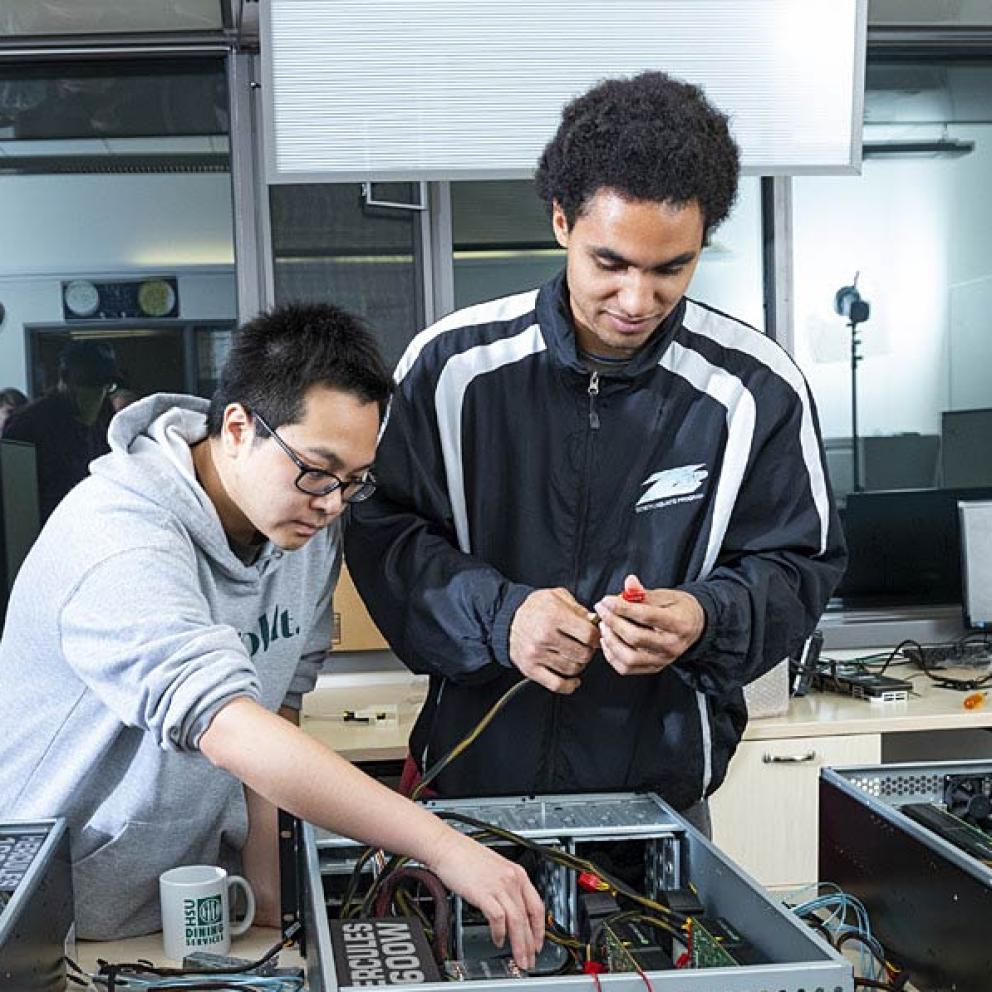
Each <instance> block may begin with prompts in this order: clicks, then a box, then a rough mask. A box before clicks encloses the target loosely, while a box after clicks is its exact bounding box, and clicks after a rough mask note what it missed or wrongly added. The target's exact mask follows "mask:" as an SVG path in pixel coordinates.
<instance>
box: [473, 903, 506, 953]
mask: <svg viewBox="0 0 992 992" xmlns="http://www.w3.org/2000/svg"><path fill="white" fill-rule="evenodd" d="M479 909H481V910H482V912H483V915H484V916H485V917H486V922H487V923H488V924H489V934H490V936H491V937H492V938H493V943H494V944H495V945H496V946H497V947H502V946H503V944H504V942H505V941H506V911H505V910H504V909H503V905H502V903H500V901H499V899H497V898H496V897H495V896H493V897H492V898H491V899H487V900H486V904H485V905H484V906H482V905H480V906H479Z"/></svg>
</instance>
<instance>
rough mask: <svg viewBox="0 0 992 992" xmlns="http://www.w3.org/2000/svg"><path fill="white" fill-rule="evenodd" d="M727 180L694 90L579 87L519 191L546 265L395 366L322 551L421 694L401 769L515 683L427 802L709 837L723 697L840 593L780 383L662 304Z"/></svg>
mask: <svg viewBox="0 0 992 992" xmlns="http://www.w3.org/2000/svg"><path fill="white" fill-rule="evenodd" d="M737 179H738V151H737V148H736V146H735V144H734V142H733V139H732V138H731V136H730V133H729V130H728V127H727V120H726V118H725V117H724V116H723V115H722V114H721V113H719V112H718V111H717V110H716V109H715V108H713V107H712V105H710V104H709V103H708V102H707V101H706V99H705V97H704V96H703V94H702V93H701V91H700V90H698V89H697V88H696V87H693V86H690V85H687V84H685V83H682V82H679V81H677V80H674V79H671V78H670V77H668V76H665V75H664V74H662V73H657V72H651V73H644V74H642V75H640V76H637V77H635V78H633V79H627V80H609V81H606V82H604V83H601V84H599V85H598V86H596V87H595V88H594V89H592V90H590V91H589V92H588V93H586V94H585V95H583V96H581V97H579V98H577V99H576V100H574V101H573V102H572V103H570V104H569V105H568V106H566V107H565V109H564V112H563V116H562V122H561V125H560V127H559V130H558V133H557V135H556V136H555V138H554V139H553V140H552V141H551V142H550V143H549V145H548V146H547V148H546V149H545V151H544V154H543V156H542V158H541V162H540V165H539V168H538V172H537V176H536V185H537V189H538V192H539V194H540V195H541V196H542V198H543V199H544V200H545V202H546V204H547V206H548V209H549V212H550V215H551V223H552V226H553V229H554V234H555V237H556V239H557V241H558V243H559V244H560V245H561V246H562V247H563V248H565V249H566V253H567V264H566V268H565V271H564V272H563V273H561V274H560V275H558V276H557V277H556V278H554V279H552V280H551V281H550V282H549V283H547V284H546V285H544V286H542V287H541V288H540V289H538V290H536V291H534V292H529V293H522V294H520V295H518V296H512V297H508V298H505V299H502V300H497V301H494V302H491V303H484V304H481V305H479V306H474V307H470V308H468V309H466V310H462V311H460V312H458V313H455V314H452V315H451V316H449V317H446V318H445V319H443V320H442V321H440V322H439V323H437V324H435V325H434V326H433V327H430V328H428V329H427V330H425V331H423V332H422V333H421V334H419V335H418V336H417V337H416V338H415V339H414V340H413V341H412V343H411V344H410V346H409V347H408V349H407V351H406V353H405V354H404V356H403V358H402V359H401V361H400V363H399V366H398V367H397V369H396V373H395V378H396V382H397V390H396V394H395V397H394V399H393V402H392V408H391V412H390V414H389V417H388V420H387V424H386V428H385V431H384V434H383V437H382V442H381V445H380V448H379V453H378V457H377V475H378V477H379V480H380V481H379V488H378V490H377V492H376V494H375V496H374V497H373V499H371V500H370V501H369V502H367V503H364V504H362V505H361V506H360V507H359V506H356V507H354V508H353V519H352V521H351V526H350V527H349V528H348V532H347V537H346V550H347V553H348V561H349V566H350V568H351V570H352V573H353V575H354V577H355V581H356V583H357V586H358V589H359V591H360V592H361V594H362V595H363V597H364V599H365V601H366V603H367V604H368V606H369V609H370V611H371V614H372V616H373V618H374V619H375V621H376V623H377V624H378V625H379V627H380V629H381V630H382V631H383V633H384V634H385V636H386V637H387V639H388V640H389V643H390V645H391V646H392V648H393V650H394V651H395V652H396V653H397V655H398V656H399V657H400V658H401V659H402V661H403V662H404V663H405V664H406V665H408V666H409V667H410V668H411V669H413V670H414V671H417V672H426V673H429V674H430V676H431V683H430V693H429V697H428V700H427V703H426V705H425V707H424V710H423V712H422V713H421V715H420V719H419V720H418V722H417V725H416V727H415V729H414V732H413V736H412V739H411V755H412V758H413V761H414V762H415V764H416V767H417V769H418V770H419V771H420V772H422V771H423V770H425V769H426V768H427V767H429V766H430V765H431V764H432V763H433V762H435V761H436V760H437V759H438V758H440V757H442V756H444V755H445V754H446V753H447V752H448V751H449V750H450V749H451V748H452V747H453V746H454V745H455V744H456V743H457V742H458V741H459V740H461V739H462V737H464V736H465V735H466V734H467V733H468V732H469V731H470V730H471V729H472V728H473V727H474V726H475V725H476V724H477V722H478V721H479V720H480V718H481V717H482V716H483V715H484V714H485V713H486V711H487V710H488V709H489V707H490V706H492V704H493V703H494V702H495V701H496V700H497V699H498V698H499V697H500V695H501V694H503V693H504V692H505V691H506V690H507V689H508V688H509V687H510V686H511V685H513V684H514V683H515V682H516V681H519V680H520V679H521V678H522V677H523V678H527V679H530V680H532V681H533V682H535V683H537V685H535V686H532V687H531V688H530V689H528V690H526V691H525V692H523V693H522V694H521V695H518V696H516V697H515V698H514V699H513V700H512V701H511V702H510V703H509V704H508V705H507V707H506V708H505V709H504V710H503V711H502V712H501V713H500V714H499V715H498V716H497V717H496V719H495V720H494V722H493V723H492V724H491V725H490V726H489V727H488V728H487V729H486V730H485V732H484V734H483V735H482V736H481V737H480V739H479V740H478V741H477V742H476V743H474V744H473V746H472V747H471V748H469V749H468V750H467V751H466V752H465V753H464V754H462V755H461V756H460V757H459V758H458V760H457V761H454V762H452V763H451V764H450V765H448V766H447V767H446V768H445V770H444V771H443V772H442V773H441V775H440V776H439V777H438V778H437V780H436V781H435V782H434V783H432V786H433V787H434V788H436V789H437V791H438V792H439V793H440V794H441V795H444V796H460V795H469V794H474V795H485V794H517V793H519V794H525V793H554V792H575V791H596V790H604V789H619V788H624V789H642V788H643V789H653V790H656V791H658V792H659V793H660V794H661V795H662V796H663V797H664V798H665V799H667V800H668V801H669V802H670V803H672V805H674V806H675V807H676V808H677V809H681V810H689V812H690V814H691V816H692V817H693V818H694V819H695V821H696V822H697V823H700V824H701V825H702V826H703V827H704V829H705V828H706V827H707V825H708V820H707V817H706V810H705V806H700V805H699V804H701V803H703V802H704V800H705V797H706V796H707V795H709V794H710V793H711V792H712V791H713V790H714V789H715V788H716V787H717V786H718V785H719V784H720V782H721V781H722V780H723V778H724V775H725V773H726V769H727V763H728V761H729V760H730V757H731V755H732V754H733V752H734V749H735V747H736V746H737V742H738V741H739V740H740V736H741V733H742V732H743V729H744V725H745V722H746V719H747V716H746V710H745V707H744V700H743V695H742V687H743V686H744V685H745V684H746V683H748V682H750V681H751V680H753V679H755V678H757V677H758V676H759V675H761V674H763V673H764V672H766V671H767V670H768V669H770V668H771V667H772V666H773V665H775V664H776V663H777V662H779V661H781V660H782V659H783V658H785V657H786V656H787V655H788V654H790V653H791V652H792V651H794V650H795V649H796V648H797V646H798V645H800V644H801V643H802V642H803V640H804V639H805V638H806V637H807V636H808V635H809V633H810V632H811V631H812V629H813V628H814V626H815V625H816V623H817V620H818V618H819V616H820V613H821V611H822V610H823V607H824V605H825V604H826V602H827V599H828V598H829V596H830V594H831V592H832V591H833V588H834V586H835V584H836V583H837V581H838V580H839V578H840V576H841V574H842V572H843V568H844V563H845V550H844V544H843V539H842V536H841V532H840V527H839V523H838V518H837V514H836V510H835V508H834V505H833V500H832V497H831V493H830V488H829V484H828V481H827V477H826V472H825V469H824V460H823V454H822V446H821V441H820V437H819V429H818V426H817V421H816V413H815V410H814V407H813V401H812V398H811V396H810V392H809V389H808V387H807V385H806V383H805V381H804V379H803V377H802V375H801V373H800V372H799V370H798V369H797V368H796V366H795V365H794V363H793V362H792V361H791V359H790V358H789V357H788V355H787V354H785V353H784V352H783V351H782V350H781V349H780V348H779V347H778V346H777V345H776V344H775V343H774V342H772V341H771V340H770V339H769V338H767V337H765V336H764V335H763V334H761V333H759V332H758V331H756V330H754V329H752V328H751V327H748V326H747V325H745V324H743V323H741V322H740V321H737V320H735V319H733V318H732V317H728V316H726V315H724V314H721V313H719V312H717V311H714V310H712V309H709V308H708V307H706V306H704V305H702V304H700V303H696V302H693V301H691V300H689V299H687V298H686V296H685V292H686V289H687V287H688V285H689V281H690V279H691V277H692V274H693V272H694V270H695V267H696V265H697V263H698V261H699V256H700V253H701V251H702V249H703V246H704V245H705V244H706V242H707V238H708V236H709V235H710V233H711V232H712V231H713V229H714V228H715V227H716V226H717V225H718V224H719V223H720V222H721V221H722V220H723V219H724V218H725V217H726V216H727V214H728V213H729V211H730V208H731V206H732V204H733V201H734V198H735V196H736V191H737ZM621 593H626V598H625V596H623V595H621ZM631 600H633V601H631ZM637 600H641V601H637Z"/></svg>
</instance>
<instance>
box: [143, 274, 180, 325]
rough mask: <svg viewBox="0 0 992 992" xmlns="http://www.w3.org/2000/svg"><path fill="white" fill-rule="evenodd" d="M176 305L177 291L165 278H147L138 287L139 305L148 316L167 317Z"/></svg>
mask: <svg viewBox="0 0 992 992" xmlns="http://www.w3.org/2000/svg"><path fill="white" fill-rule="evenodd" d="M175 305H176V291H175V290H174V289H173V288H172V286H171V285H170V284H169V283H168V282H166V281H165V280H164V279H147V280H146V281H145V282H143V283H142V284H141V285H140V286H139V287H138V307H139V308H140V309H141V312H142V313H143V314H144V315H145V316H146V317H167V316H168V315H169V314H170V313H172V309H173V307H175Z"/></svg>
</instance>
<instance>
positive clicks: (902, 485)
mask: <svg viewBox="0 0 992 992" xmlns="http://www.w3.org/2000/svg"><path fill="white" fill-rule="evenodd" d="M939 451H940V438H939V437H938V436H937V435H936V434H869V435H867V436H866V437H863V438H861V478H862V480H863V482H864V487H865V489H928V488H930V487H931V486H935V485H936V484H937V462H938V453H939ZM989 485H992V480H989Z"/></svg>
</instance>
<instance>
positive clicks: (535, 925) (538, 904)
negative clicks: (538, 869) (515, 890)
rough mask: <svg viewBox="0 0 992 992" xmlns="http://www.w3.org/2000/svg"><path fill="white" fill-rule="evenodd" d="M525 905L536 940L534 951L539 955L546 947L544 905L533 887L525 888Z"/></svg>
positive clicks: (526, 886) (532, 933) (527, 886)
mask: <svg viewBox="0 0 992 992" xmlns="http://www.w3.org/2000/svg"><path fill="white" fill-rule="evenodd" d="M524 905H525V907H526V910H527V918H528V920H530V931H531V935H532V936H533V938H534V951H535V953H537V952H538V951H540V950H541V948H542V947H543V946H544V903H543V902H542V901H541V897H540V896H539V895H538V894H537V892H536V891H535V889H534V887H533V886H531V885H525V886H524Z"/></svg>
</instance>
